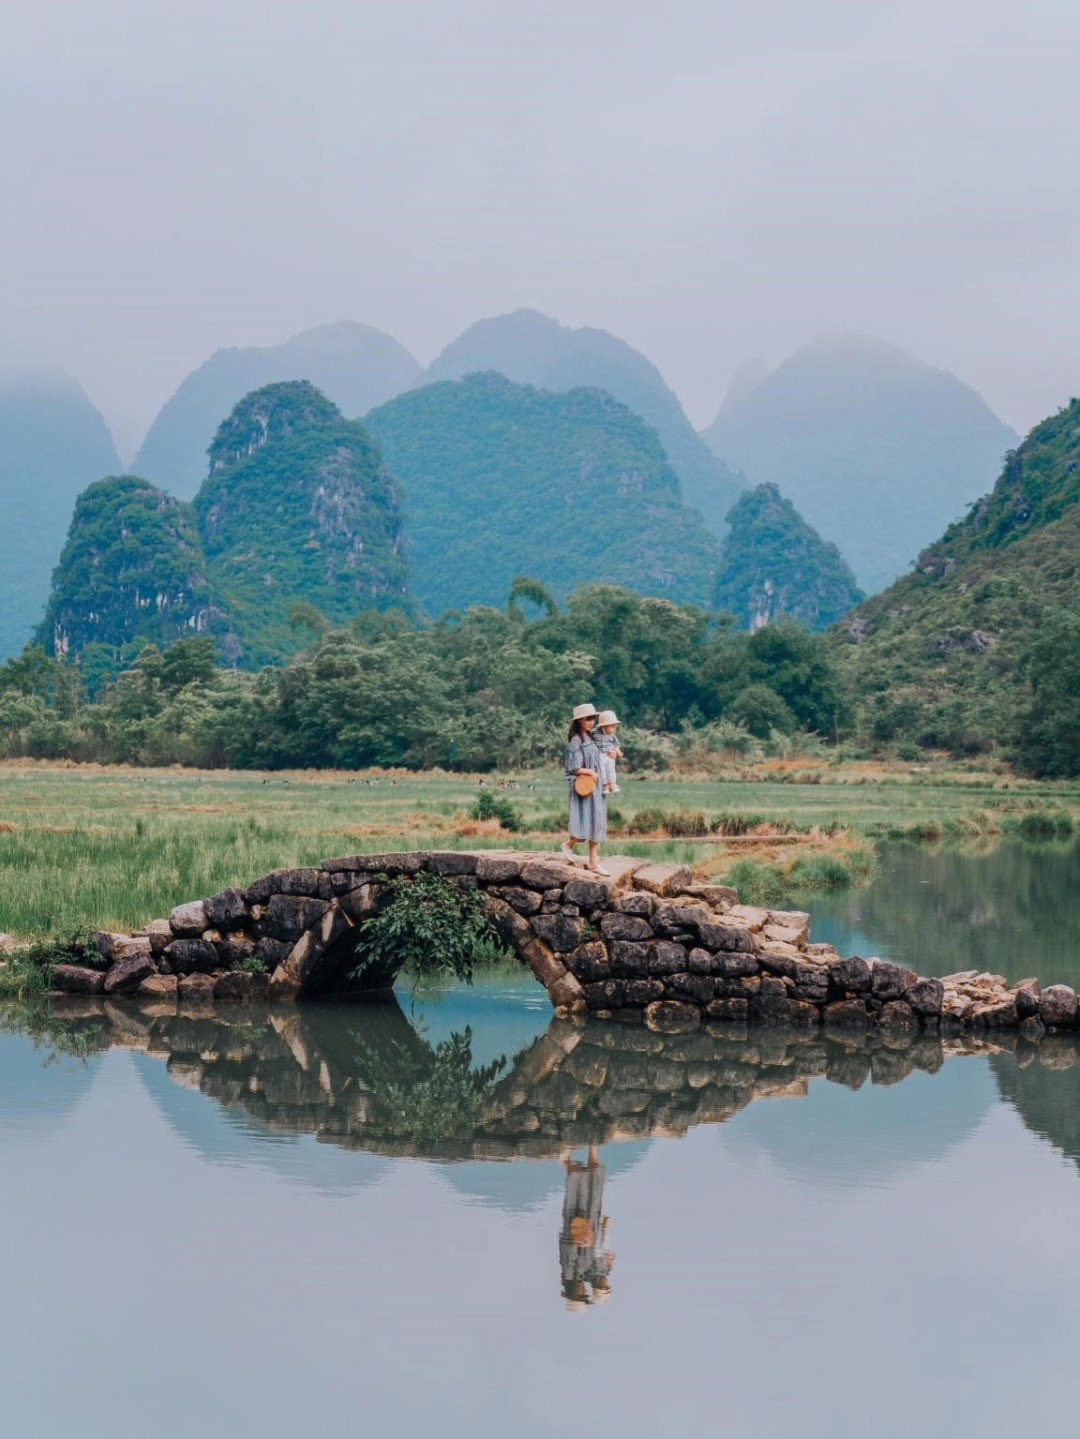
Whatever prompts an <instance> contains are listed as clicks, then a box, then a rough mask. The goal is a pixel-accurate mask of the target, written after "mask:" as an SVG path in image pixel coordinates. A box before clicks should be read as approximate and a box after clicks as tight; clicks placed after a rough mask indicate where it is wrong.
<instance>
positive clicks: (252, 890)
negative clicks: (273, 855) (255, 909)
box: [241, 869, 289, 904]
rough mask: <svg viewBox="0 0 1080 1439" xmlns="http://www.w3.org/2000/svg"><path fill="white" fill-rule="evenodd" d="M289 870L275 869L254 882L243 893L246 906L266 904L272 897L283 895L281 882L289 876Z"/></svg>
mask: <svg viewBox="0 0 1080 1439" xmlns="http://www.w3.org/2000/svg"><path fill="white" fill-rule="evenodd" d="M288 872H289V871H288V870H287V869H275V870H273V871H272V873H270V874H264V875H262V876H261V878H259V879H256V880H252V882H251V883H250V884H249V885H248V886H247V888H246V889H244V890H242V891H241V893H242V894H243V896H244V903H245V904H266V902H267V900H269V898H270V896H271V895H274V894H280V893H281V881H282V880H283V879H284V877H285V875H287V874H288Z"/></svg>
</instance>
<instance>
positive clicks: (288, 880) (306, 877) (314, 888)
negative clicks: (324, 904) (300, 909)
mask: <svg viewBox="0 0 1080 1439" xmlns="http://www.w3.org/2000/svg"><path fill="white" fill-rule="evenodd" d="M319 874H320V871H319V870H317V869H313V868H311V869H290V870H286V872H285V873H284V874H283V875H282V876H281V893H282V894H299V895H310V896H311V897H312V898H315V899H317V898H318V897H319Z"/></svg>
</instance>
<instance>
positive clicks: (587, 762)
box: [562, 705, 609, 874]
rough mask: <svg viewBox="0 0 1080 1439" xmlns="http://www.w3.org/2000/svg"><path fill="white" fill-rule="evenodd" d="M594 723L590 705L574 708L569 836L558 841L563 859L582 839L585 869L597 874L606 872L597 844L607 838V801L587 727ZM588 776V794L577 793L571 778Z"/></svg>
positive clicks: (568, 741)
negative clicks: (586, 850)
mask: <svg viewBox="0 0 1080 1439" xmlns="http://www.w3.org/2000/svg"><path fill="white" fill-rule="evenodd" d="M595 724H596V710H595V708H594V707H593V706H592V705H578V706H577V708H576V709H575V710H574V722H573V724H572V725H571V726H570V733H569V734H568V735H567V737H566V790H567V794H568V796H569V800H570V838H569V839H565V840H563V842H562V852H563V854H564V855H565V856H566V858H567V859H569V860H572V859H573V858H574V846H575V845H576V844H580V843H581V841H582V840H586V841H587V843H588V846H589V868H590V869H591V870H595V871H596V873H597V874H608V873H609V871H608V870H606V869H603V868H602V867H601V865H600V863H599V861H598V860H597V857H596V855H597V846H598V844H599V843H600V841H601V840H603V839H606V838H607V800H606V798H605V795H604V788H603V785H601V783H600V750H599V748H598V746H597V743H596V741H595V740H594V739H593V737H592V734H591V730H592V728H593V726H594V725H595ZM586 775H589V776H591V777H592V781H593V788H592V789H591V791H590V792H589V793H588V794H584V795H582V794H579V793H578V792H577V789H576V788H575V785H574V781H575V780H576V779H578V778H581V777H583V776H586Z"/></svg>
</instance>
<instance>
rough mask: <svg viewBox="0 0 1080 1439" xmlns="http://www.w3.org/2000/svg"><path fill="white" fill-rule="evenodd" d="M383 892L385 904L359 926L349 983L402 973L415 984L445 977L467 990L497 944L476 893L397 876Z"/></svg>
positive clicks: (427, 878) (437, 879)
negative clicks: (368, 975) (372, 974)
mask: <svg viewBox="0 0 1080 1439" xmlns="http://www.w3.org/2000/svg"><path fill="white" fill-rule="evenodd" d="M387 891H388V896H389V897H388V900H387V902H386V903H384V904H383V905H382V907H381V908H380V909H379V911H378V913H377V914H374V915H372V916H371V917H370V918H369V919H366V920H364V922H363V923H362V925H361V926H360V945H359V953H360V956H361V958H360V963H359V964H358V965H357V966H356V968H355V969H354V970H353V971H352V977H354V978H359V977H362V976H363V975H364V973H365V971H370V970H374V969H377V970H381V971H383V972H385V973H389V974H396V973H398V972H399V971H400V970H403V969H407V970H408V971H409V972H410V973H411V974H413V975H415V976H417V977H418V978H425V977H431V976H433V975H438V974H450V975H453V976H454V978H455V979H463V980H465V982H466V983H467V984H471V983H472V972H473V967H474V965H475V963H476V960H477V956H478V955H483V956H484V957H485V958H488V957H490V953H491V950H492V947H493V946H494V945H495V944H496V943H497V935H496V931H495V929H494V928H493V926H492V924H491V921H490V920H489V919H488V917H487V915H486V914H485V913H484V910H483V904H482V901H481V898H480V895H479V893H478V891H477V890H475V889H461V888H459V887H458V886H457V885H456V884H454V883H453V881H452V880H448V879H445V878H444V877H443V876H442V875H438V874H418V875H414V876H409V875H397V876H395V877H394V878H393V879H391V880H390V881H389V882H388V884H387Z"/></svg>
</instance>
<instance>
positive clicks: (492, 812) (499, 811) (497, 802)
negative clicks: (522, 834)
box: [471, 789, 521, 834]
mask: <svg viewBox="0 0 1080 1439" xmlns="http://www.w3.org/2000/svg"><path fill="white" fill-rule="evenodd" d="M471 813H472V817H473V819H497V820H498V821H499V824H500V825H501V826H502V828H503V829H505V830H509V831H510V833H511V834H516V833H517V832H518V831H519V830H520V829H521V816H520V815H519V814H518V812H517V810H516V809H515V808H514V805H513V803H512V801H510V800H509V799H507V797H506V796H505V795H502V794H493V793H492V792H491V790H489V789H485V790H481V791H480V795H479V797H478V799H477V801H476V803H475V804H474V805H473V807H472V811H471Z"/></svg>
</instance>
